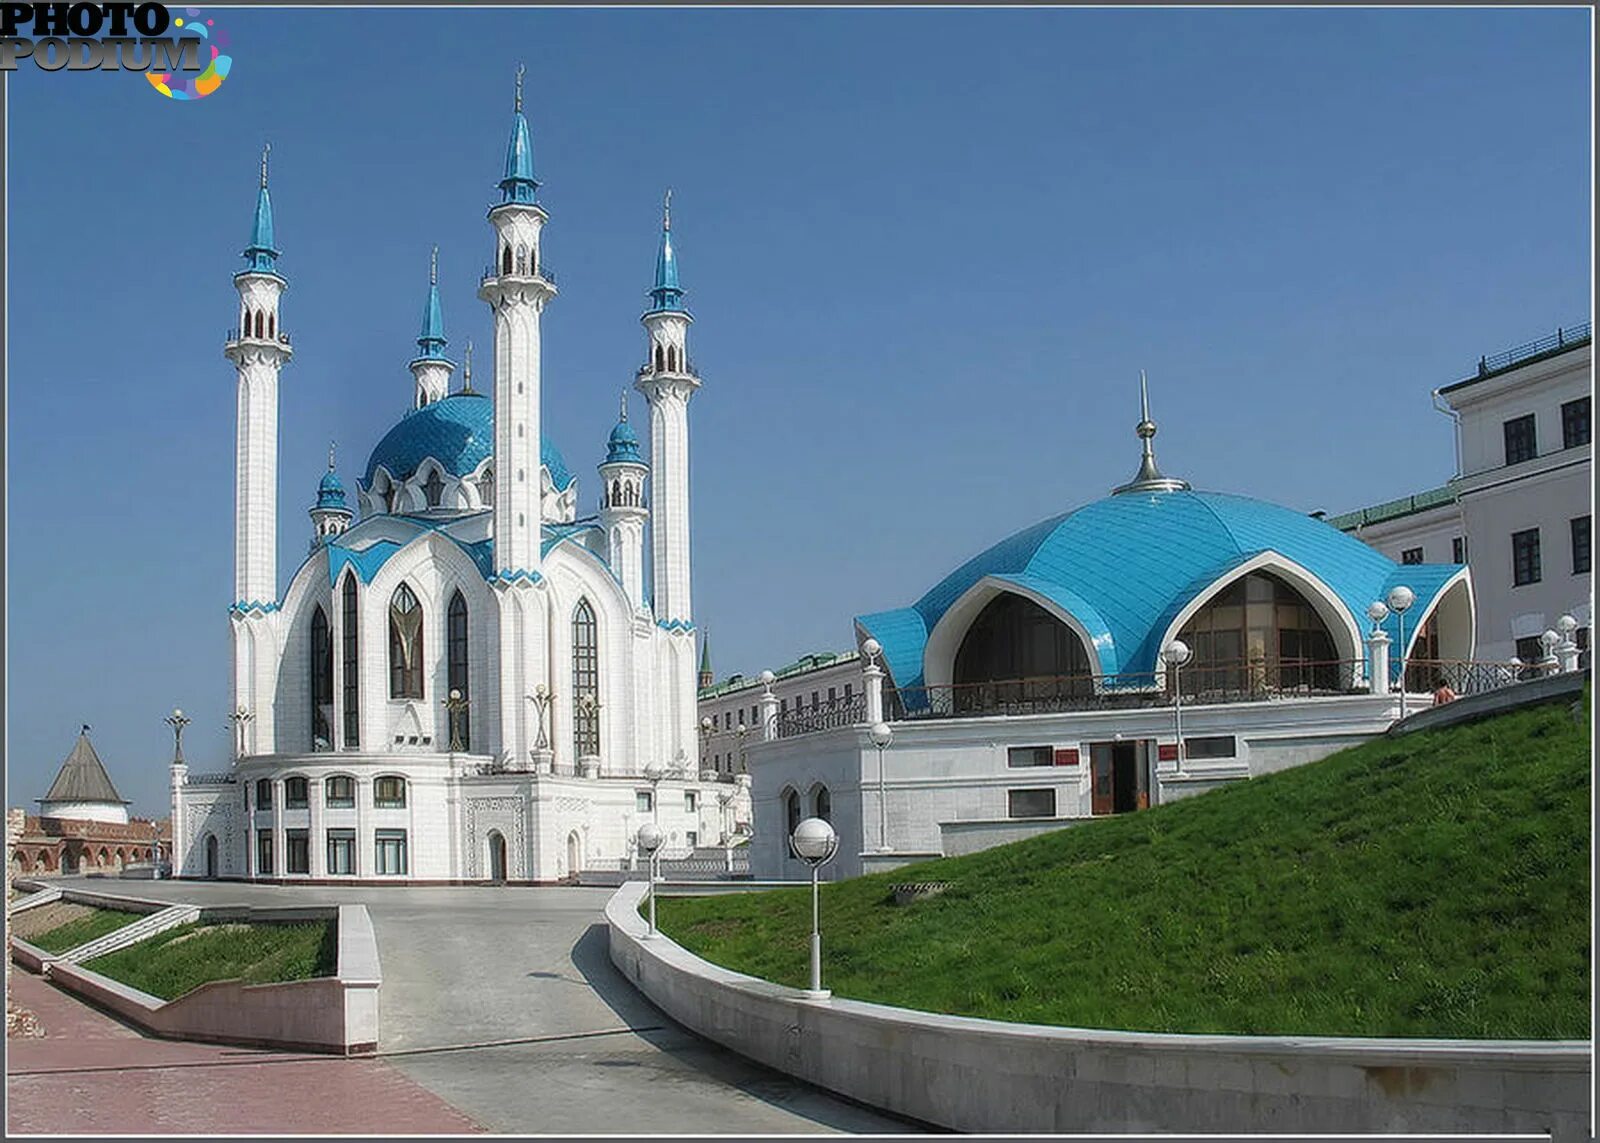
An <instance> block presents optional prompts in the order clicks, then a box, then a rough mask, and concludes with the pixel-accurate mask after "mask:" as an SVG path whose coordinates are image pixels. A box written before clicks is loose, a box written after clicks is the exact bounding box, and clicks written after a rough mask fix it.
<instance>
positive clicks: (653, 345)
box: [634, 190, 700, 677]
mask: <svg viewBox="0 0 1600 1143" xmlns="http://www.w3.org/2000/svg"><path fill="white" fill-rule="evenodd" d="M650 302H651V305H650V309H649V310H647V311H646V312H645V314H644V316H643V317H642V318H640V321H641V322H643V323H644V328H645V331H646V332H647V333H648V334H649V335H650V341H649V346H648V351H649V357H648V359H647V360H646V361H645V364H644V366H643V367H642V368H641V369H640V370H639V375H638V379H637V380H636V381H635V382H634V384H635V386H636V387H637V388H638V390H639V392H641V393H643V394H644V397H645V400H646V401H648V402H649V403H650V488H651V497H650V498H651V501H652V504H651V510H652V512H653V513H654V515H655V523H654V527H653V528H652V530H651V535H650V556H651V564H652V570H653V571H654V574H655V578H654V584H655V617H656V621H657V622H658V623H665V624H669V625H682V626H685V627H686V626H688V625H689V622H690V604H689V398H690V397H692V396H694V391H695V390H696V389H698V388H700V379H699V378H698V377H697V376H695V372H694V364H693V363H692V362H691V361H690V360H689V352H688V351H689V345H688V338H689V323H690V322H692V321H693V320H694V319H693V318H692V317H690V316H689V311H688V310H686V309H684V308H683V290H682V289H680V288H679V286H678V262H677V258H676V257H675V256H674V254H673V252H672V192H671V191H670V190H669V191H668V192H667V197H666V201H665V203H664V204H663V206H662V211H661V247H660V250H659V251H658V253H657V254H656V284H655V288H654V289H652V290H651V291H650ZM691 677H692V676H691Z"/></svg>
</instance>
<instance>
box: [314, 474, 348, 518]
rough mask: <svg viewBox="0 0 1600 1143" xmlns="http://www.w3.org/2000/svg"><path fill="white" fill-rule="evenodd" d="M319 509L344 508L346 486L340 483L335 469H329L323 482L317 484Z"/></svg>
mask: <svg viewBox="0 0 1600 1143" xmlns="http://www.w3.org/2000/svg"><path fill="white" fill-rule="evenodd" d="M317 507H318V508H343V507H345V502H344V485H343V484H342V483H340V481H339V474H338V473H337V472H335V471H334V470H333V469H331V468H330V469H328V471H327V473H326V474H325V475H324V476H323V478H322V480H321V481H320V482H319V483H318V484H317Z"/></svg>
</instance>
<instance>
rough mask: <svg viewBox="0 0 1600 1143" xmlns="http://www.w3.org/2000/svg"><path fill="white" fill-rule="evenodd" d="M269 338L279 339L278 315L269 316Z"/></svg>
mask: <svg viewBox="0 0 1600 1143" xmlns="http://www.w3.org/2000/svg"><path fill="white" fill-rule="evenodd" d="M267 336H268V337H277V336H278V315H277V314H268V315H267Z"/></svg>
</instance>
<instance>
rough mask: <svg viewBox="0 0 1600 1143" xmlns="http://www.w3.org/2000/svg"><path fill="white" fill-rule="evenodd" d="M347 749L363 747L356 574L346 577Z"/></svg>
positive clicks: (345, 682) (345, 688) (345, 728)
mask: <svg viewBox="0 0 1600 1143" xmlns="http://www.w3.org/2000/svg"><path fill="white" fill-rule="evenodd" d="M342 595H343V599H342V601H341V602H342V604H343V610H344V632H343V634H344V745H345V748H346V749H347V750H355V749H357V748H359V747H360V745H361V646H360V639H359V638H358V633H359V632H360V624H361V616H360V615H359V614H358V613H357V611H356V573H355V571H354V569H352V570H350V571H347V572H345V574H344V589H343V592H342Z"/></svg>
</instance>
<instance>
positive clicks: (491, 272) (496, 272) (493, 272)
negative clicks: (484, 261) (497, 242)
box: [478, 262, 556, 286]
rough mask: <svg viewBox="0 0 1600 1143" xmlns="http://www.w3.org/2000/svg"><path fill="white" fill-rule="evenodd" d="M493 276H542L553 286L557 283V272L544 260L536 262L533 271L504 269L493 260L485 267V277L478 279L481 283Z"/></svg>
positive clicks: (541, 277)
mask: <svg viewBox="0 0 1600 1143" xmlns="http://www.w3.org/2000/svg"><path fill="white" fill-rule="evenodd" d="M492 278H540V279H542V280H544V281H546V282H549V283H550V284H551V285H552V286H553V285H555V284H556V272H555V271H554V270H552V269H551V268H550V267H549V266H547V265H545V264H544V263H543V262H539V263H537V264H535V265H534V267H533V269H532V271H528V270H520V271H519V270H502V269H501V268H500V267H499V266H496V265H495V264H494V263H493V262H491V263H489V264H488V265H487V266H485V267H484V268H483V277H482V278H480V279H478V281H479V284H480V285H481V284H482V283H484V282H487V281H489V280H490V279H492Z"/></svg>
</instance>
